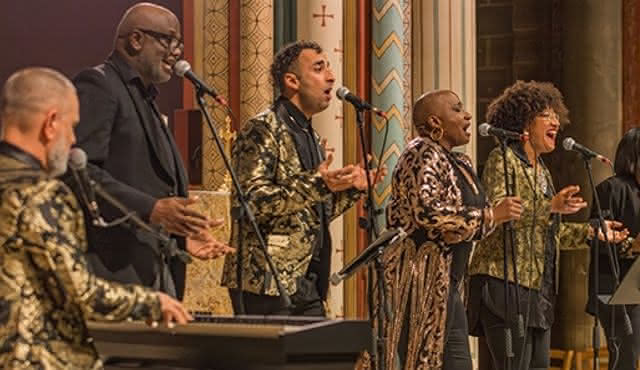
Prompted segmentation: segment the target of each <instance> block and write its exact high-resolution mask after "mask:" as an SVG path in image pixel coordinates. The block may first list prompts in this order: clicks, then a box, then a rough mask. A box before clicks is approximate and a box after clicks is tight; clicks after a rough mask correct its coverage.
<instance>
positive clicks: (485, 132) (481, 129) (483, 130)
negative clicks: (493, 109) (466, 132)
mask: <svg viewBox="0 0 640 370" xmlns="http://www.w3.org/2000/svg"><path fill="white" fill-rule="evenodd" d="M490 129H491V125H490V124H488V123H483V124H481V125H480V126H478V133H479V134H480V136H489V130H490Z"/></svg>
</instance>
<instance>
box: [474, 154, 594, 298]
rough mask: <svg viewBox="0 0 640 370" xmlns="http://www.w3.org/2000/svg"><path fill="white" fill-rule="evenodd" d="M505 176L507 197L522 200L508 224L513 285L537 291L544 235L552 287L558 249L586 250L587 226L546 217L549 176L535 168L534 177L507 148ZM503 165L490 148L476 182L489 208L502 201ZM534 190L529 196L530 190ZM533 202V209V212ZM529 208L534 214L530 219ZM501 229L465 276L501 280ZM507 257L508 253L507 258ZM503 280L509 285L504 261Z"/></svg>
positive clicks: (526, 164)
mask: <svg viewBox="0 0 640 370" xmlns="http://www.w3.org/2000/svg"><path fill="white" fill-rule="evenodd" d="M506 158H507V173H508V174H509V181H510V183H511V184H513V189H512V190H513V193H512V194H513V195H515V196H519V197H520V198H521V199H522V206H523V213H522V216H521V218H520V220H518V221H515V222H514V223H513V229H514V239H515V246H516V254H517V260H516V261H517V262H516V263H517V268H518V280H519V281H518V283H519V284H520V285H522V286H524V287H526V288H534V289H538V290H539V289H540V288H541V284H542V277H543V273H544V251H545V237H546V236H547V235H549V234H551V235H549V236H550V238H551V239H552V240H553V241H554V243H555V248H556V253H555V261H554V263H555V266H556V268H555V274H556V278H555V282H556V285H557V283H558V273H559V265H558V264H559V257H560V253H559V250H560V249H578V248H588V245H587V244H586V241H587V236H588V234H589V225H588V224H586V223H569V222H562V221H561V218H560V215H558V214H552V213H551V199H552V197H553V195H554V191H553V182H552V179H551V174H550V173H549V170H548V169H547V168H546V167H545V166H544V165H543V164H542V163H541V162H540V165H539V166H537V167H538V176H537V178H535V177H534V176H535V172H534V171H535V170H534V167H533V166H531V165H530V164H529V161H528V160H527V159H526V157H524V155H523V153H518V152H516V151H514V150H513V149H512V148H511V147H507V154H506ZM503 164H504V161H503V160H502V150H501V149H500V147H497V148H495V149H494V150H492V151H491V153H490V154H489V158H488V159H487V162H486V165H485V169H484V171H483V173H482V182H483V185H484V188H485V190H486V192H487V196H488V197H489V200H490V201H491V203H492V204H493V205H494V206H495V205H496V204H497V203H499V202H500V201H501V200H502V199H504V198H505V197H506V189H505V185H504V165H503ZM534 189H535V190H534ZM534 197H535V207H534ZM534 208H535V209H536V211H535V214H534ZM503 230H504V229H503V228H502V227H498V228H497V229H496V231H494V232H493V233H492V234H491V235H489V236H488V237H487V238H486V239H484V240H482V241H481V242H480V243H478V245H477V246H476V248H475V251H474V253H473V257H472V259H471V264H470V266H469V274H470V275H489V276H493V277H496V278H499V279H503V278H504V268H503V256H504V253H503V247H502V239H503V237H504V231H503ZM509 257H511V256H510V253H509ZM508 266H509V268H508V278H509V280H510V281H512V282H513V281H514V279H513V264H512V263H511V259H509V265H508Z"/></svg>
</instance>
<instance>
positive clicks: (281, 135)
mask: <svg viewBox="0 0 640 370" xmlns="http://www.w3.org/2000/svg"><path fill="white" fill-rule="evenodd" d="M281 101H282V99H279V100H278V102H276V104H274V105H273V107H271V108H270V109H269V110H267V111H265V112H263V113H260V114H259V115H257V116H256V117H254V118H252V119H251V120H249V121H248V122H247V123H246V124H245V125H244V126H243V127H242V130H241V132H240V133H239V135H238V137H237V139H236V141H235V142H234V145H233V150H232V162H233V167H234V169H235V171H236V173H237V175H238V179H239V181H240V184H241V186H242V188H243V190H244V191H245V192H246V195H247V200H248V204H249V207H250V208H251V210H252V212H253V213H254V215H255V216H256V220H257V223H258V225H259V227H260V231H261V232H262V235H263V236H264V238H265V241H266V242H267V244H268V251H269V254H270V255H271V258H272V259H273V262H274V264H275V266H276V269H277V270H278V274H279V276H280V279H281V280H282V284H283V286H284V289H285V290H286V291H287V293H288V294H293V293H295V292H296V289H297V288H296V280H297V279H298V278H301V277H303V276H304V275H305V273H306V272H307V268H308V267H309V263H310V261H311V257H312V253H313V248H314V246H315V245H316V243H315V242H316V240H315V238H316V234H317V229H318V228H319V227H320V219H319V216H318V212H317V211H316V209H315V205H316V204H317V203H318V202H322V203H323V207H324V209H325V211H324V212H325V214H326V215H327V218H328V219H329V220H332V219H334V218H335V217H337V216H339V215H340V214H342V213H343V212H344V211H346V210H347V209H349V208H350V207H351V206H352V205H353V204H354V203H355V202H356V201H357V200H358V199H359V198H360V195H361V192H359V191H357V190H355V189H350V190H347V191H343V192H338V193H332V192H331V191H330V190H329V188H328V187H327V185H326V184H325V182H324V180H323V179H322V176H321V175H320V174H319V173H318V171H317V170H316V169H310V170H304V169H303V166H302V164H301V161H300V158H299V154H298V152H297V149H296V144H295V142H294V139H293V137H292V135H291V133H290V132H289V128H288V125H287V124H286V123H285V120H287V119H290V117H288V116H287V114H288V113H287V111H286V108H285V107H284V105H283V104H282V103H281ZM316 136H317V135H316ZM238 205H239V204H238V202H237V200H236V199H235V194H234V207H237V206H238ZM242 224H243V225H242V232H241V233H240V232H239V227H238V226H239V225H238V222H234V223H233V227H232V233H231V234H232V235H231V245H232V246H233V247H236V248H237V247H238V244H239V243H242V252H243V253H242V260H243V268H242V276H243V277H242V280H243V289H244V290H245V291H248V292H252V293H255V294H266V295H278V291H277V289H276V285H275V281H274V279H273V277H272V274H271V272H270V270H269V268H268V266H267V265H266V262H265V259H264V255H263V253H262V252H261V250H260V248H259V243H258V239H257V236H256V234H255V233H254V231H253V229H252V228H251V227H250V225H249V224H248V222H243V223H242ZM240 234H241V235H240ZM236 269H237V259H236V256H235V255H227V257H226V259H225V266H224V271H223V276H222V283H223V285H225V286H227V287H229V288H237V287H238V283H237V276H236ZM326 278H328V276H322V277H320V279H326ZM321 294H322V292H321Z"/></svg>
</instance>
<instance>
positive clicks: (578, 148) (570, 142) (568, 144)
mask: <svg viewBox="0 0 640 370" xmlns="http://www.w3.org/2000/svg"><path fill="white" fill-rule="evenodd" d="M562 146H563V147H564V149H565V150H573V151H574V152H578V153H580V154H582V155H583V156H584V157H585V158H586V159H593V158H595V159H597V160H599V161H601V162H604V163H606V164H608V165H609V166H613V164H612V163H611V161H610V160H609V158H607V157H605V156H603V155H601V154H598V153H596V152H594V151H593V150H591V149H589V148H587V147H586V146H582V145H580V144H578V143H576V141H575V140H574V139H573V138H571V137H567V138H565V139H564V140H562Z"/></svg>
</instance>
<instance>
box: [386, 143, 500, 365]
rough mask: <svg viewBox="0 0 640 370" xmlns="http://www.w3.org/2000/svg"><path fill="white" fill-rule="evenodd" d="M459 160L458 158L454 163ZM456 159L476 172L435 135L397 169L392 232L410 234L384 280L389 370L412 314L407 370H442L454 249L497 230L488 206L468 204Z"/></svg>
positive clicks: (408, 151)
mask: <svg viewBox="0 0 640 370" xmlns="http://www.w3.org/2000/svg"><path fill="white" fill-rule="evenodd" d="M452 157H453V158H452ZM451 159H455V160H458V161H462V162H464V163H465V164H466V165H467V166H468V167H469V168H472V165H471V161H470V160H469V158H468V157H467V156H466V155H464V154H462V153H457V152H447V151H446V150H445V149H444V148H443V147H442V146H440V145H439V144H437V143H435V142H434V141H432V140H431V139H430V138H426V137H418V138H415V139H413V140H412V141H411V142H410V143H409V144H408V145H407V147H406V148H405V150H404V152H403V153H402V155H401V156H400V158H399V160H398V163H397V164H396V167H395V169H394V171H393V183H392V194H391V200H390V202H389V204H388V205H387V227H388V228H397V227H402V228H403V229H404V230H405V231H406V232H407V234H408V237H407V238H406V239H405V240H404V241H403V242H402V243H398V244H397V245H394V246H393V247H392V248H390V249H388V250H387V251H386V254H385V256H384V259H385V268H386V271H385V283H386V286H387V292H388V293H389V294H390V296H391V307H393V309H394V312H393V321H392V322H391V323H390V325H388V329H387V330H388V332H387V337H388V338H389V340H390V343H389V346H388V351H387V358H386V359H387V367H388V368H393V367H394V366H393V364H394V361H395V356H396V351H395V348H396V346H397V345H398V342H399V339H400V333H401V331H402V327H403V325H404V319H405V315H406V314H407V310H409V312H410V316H409V318H410V319H409V333H411V334H410V335H409V342H408V344H407V345H408V348H407V355H406V356H407V357H406V364H405V365H404V368H405V369H418V368H420V369H439V368H441V367H442V354H443V350H444V336H445V322H446V314H447V299H448V297H449V282H450V277H449V268H450V266H451V253H448V251H449V246H451V245H453V244H457V243H460V242H464V241H473V240H479V239H481V238H483V237H485V236H486V235H487V234H489V233H490V232H491V231H492V230H493V223H492V222H485V220H490V216H489V214H488V213H489V212H490V210H489V208H488V207H487V208H476V207H470V206H466V205H465V204H463V202H462V193H461V191H460V188H459V187H458V185H457V175H456V171H455V170H454V167H453V166H454V164H452V162H451Z"/></svg>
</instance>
